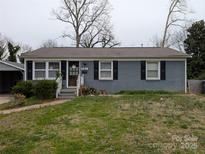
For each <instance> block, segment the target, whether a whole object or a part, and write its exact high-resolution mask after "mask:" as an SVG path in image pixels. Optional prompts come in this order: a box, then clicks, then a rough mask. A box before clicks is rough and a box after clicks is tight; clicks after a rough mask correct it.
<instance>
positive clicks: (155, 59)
mask: <svg viewBox="0 0 205 154" xmlns="http://www.w3.org/2000/svg"><path fill="white" fill-rule="evenodd" d="M185 59H187V58H176V59H174V58H170V59H168V58H153V59H152V58H146V59H118V58H113V59H112V58H111V59H108V58H107V59H105V58H104V59H103V58H102V59H100V58H96V59H82V58H80V59H69V58H62V59H59V58H58V59H55V58H53V59H51V58H50V59H41V58H39V59H38V58H36V59H35V58H34V59H26V60H28V61H84V62H86V61H103V60H105V61H149V60H150V61H185Z"/></svg>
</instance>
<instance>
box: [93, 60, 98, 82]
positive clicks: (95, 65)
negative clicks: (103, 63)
mask: <svg viewBox="0 0 205 154" xmlns="http://www.w3.org/2000/svg"><path fill="white" fill-rule="evenodd" d="M94 80H99V61H94Z"/></svg>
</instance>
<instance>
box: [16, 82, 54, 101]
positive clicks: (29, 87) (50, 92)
mask: <svg viewBox="0 0 205 154" xmlns="http://www.w3.org/2000/svg"><path fill="white" fill-rule="evenodd" d="M56 89H57V83H56V81H55V80H40V81H23V82H19V83H17V84H16V85H15V86H14V87H13V88H12V94H22V95H24V96H26V98H29V97H32V96H36V97H37V98H39V99H52V98H55V94H56Z"/></svg>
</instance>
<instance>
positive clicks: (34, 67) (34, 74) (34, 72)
mask: <svg viewBox="0 0 205 154" xmlns="http://www.w3.org/2000/svg"><path fill="white" fill-rule="evenodd" d="M36 63H45V69H36ZM46 69H47V62H45V61H33V80H45V79H47V73H46V72H47V70H46ZM36 71H42V72H43V71H44V72H45V78H38V79H37V78H36Z"/></svg>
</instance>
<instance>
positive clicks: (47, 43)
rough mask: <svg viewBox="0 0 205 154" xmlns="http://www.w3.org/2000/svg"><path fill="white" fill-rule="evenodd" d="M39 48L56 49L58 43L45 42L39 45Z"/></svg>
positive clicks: (52, 41)
mask: <svg viewBox="0 0 205 154" xmlns="http://www.w3.org/2000/svg"><path fill="white" fill-rule="evenodd" d="M41 47H43V48H53V47H58V43H57V42H56V41H54V40H51V39H49V40H46V41H44V42H43V43H42V44H41Z"/></svg>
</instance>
